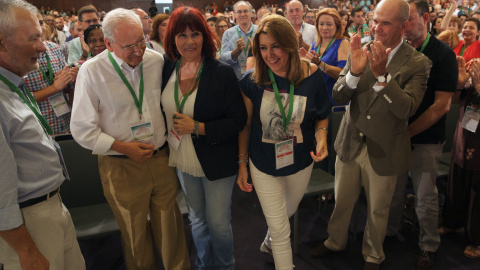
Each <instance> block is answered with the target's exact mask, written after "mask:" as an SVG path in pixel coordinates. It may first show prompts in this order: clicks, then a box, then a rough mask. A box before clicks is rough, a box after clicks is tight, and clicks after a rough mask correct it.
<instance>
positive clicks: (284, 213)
mask: <svg viewBox="0 0 480 270" xmlns="http://www.w3.org/2000/svg"><path fill="white" fill-rule="evenodd" d="M312 169H313V162H312V164H311V165H310V166H308V167H307V168H305V169H303V170H301V171H299V172H297V173H295V174H292V175H287V176H271V175H268V174H265V173H263V172H261V171H259V170H258V169H257V168H256V167H255V165H254V164H253V162H252V161H251V160H250V173H251V175H252V180H253V185H254V187H255V191H256V192H257V195H258V199H259V200H260V204H261V205H262V210H263V214H264V215H265V219H266V220H267V225H268V232H267V236H266V237H265V243H266V244H267V245H270V247H271V248H272V252H273V259H274V260H275V269H277V270H291V269H293V258H292V246H291V244H290V223H289V221H288V219H289V218H290V217H291V216H292V215H293V214H294V213H295V211H297V207H298V204H299V203H300V201H301V200H302V198H303V195H304V194H305V190H306V189H307V186H308V182H309V181H310V176H311V174H312Z"/></svg>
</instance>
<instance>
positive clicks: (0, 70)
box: [0, 67, 25, 89]
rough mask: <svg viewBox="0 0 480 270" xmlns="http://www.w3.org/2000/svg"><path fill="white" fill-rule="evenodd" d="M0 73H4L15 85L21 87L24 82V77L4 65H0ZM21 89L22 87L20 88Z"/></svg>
mask: <svg viewBox="0 0 480 270" xmlns="http://www.w3.org/2000/svg"><path fill="white" fill-rule="evenodd" d="M0 74H2V75H3V76H4V77H5V78H7V80H9V81H10V82H11V83H13V84H14V85H15V86H17V87H18V88H20V86H21V85H22V84H24V82H25V81H24V79H23V78H22V77H20V76H18V75H17V74H15V73H13V72H11V71H10V70H7V69H5V68H3V67H0ZM20 89H21V88H20Z"/></svg>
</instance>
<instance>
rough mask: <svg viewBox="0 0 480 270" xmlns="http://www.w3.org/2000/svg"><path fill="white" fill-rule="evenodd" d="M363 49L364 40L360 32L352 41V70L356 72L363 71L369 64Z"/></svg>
mask: <svg viewBox="0 0 480 270" xmlns="http://www.w3.org/2000/svg"><path fill="white" fill-rule="evenodd" d="M364 51H366V48H365V50H362V42H361V38H360V33H357V34H354V35H353V36H352V40H351V41H350V64H351V67H350V71H351V72H352V73H355V74H360V73H362V71H363V69H364V68H365V66H366V65H367V55H366V53H365V52H364Z"/></svg>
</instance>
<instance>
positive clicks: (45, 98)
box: [25, 14, 78, 134]
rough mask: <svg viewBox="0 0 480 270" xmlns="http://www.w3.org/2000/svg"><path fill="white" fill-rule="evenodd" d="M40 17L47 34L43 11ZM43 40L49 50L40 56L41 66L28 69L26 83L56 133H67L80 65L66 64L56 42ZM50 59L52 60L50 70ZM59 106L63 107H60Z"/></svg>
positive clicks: (38, 15) (41, 24) (39, 63)
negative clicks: (74, 86)
mask: <svg viewBox="0 0 480 270" xmlns="http://www.w3.org/2000/svg"><path fill="white" fill-rule="evenodd" d="M37 17H38V21H39V23H40V26H41V27H42V31H43V35H44V38H45V24H44V21H43V18H42V16H41V15H40V14H37ZM44 44H45V46H46V47H47V51H46V52H45V53H44V54H42V55H41V56H40V58H38V65H39V67H40V69H39V70H35V71H32V72H30V73H28V74H27V77H26V79H25V83H26V86H27V88H28V90H29V91H30V92H31V93H32V95H33V96H34V97H35V101H36V102H37V103H38V107H39V108H40V111H41V113H42V115H43V116H44V117H45V119H46V120H47V122H48V124H49V125H50V127H51V128H52V130H53V133H54V134H62V133H68V132H70V105H69V104H71V101H72V100H71V99H72V98H73V83H74V82H75V79H76V77H77V72H78V68H68V66H67V67H65V57H64V56H63V55H62V53H61V51H60V47H59V46H58V45H57V44H55V43H53V42H49V41H44ZM47 58H48V61H47ZM48 62H50V65H51V71H50V68H49V65H48ZM50 72H52V73H53V76H51V75H50ZM51 79H53V80H51ZM57 94H58V95H57ZM62 97H63V99H62ZM62 101H65V102H66V104H63V105H62ZM54 106H55V107H57V112H55V110H54ZM62 106H63V107H62ZM65 106H67V107H65ZM60 107H62V110H58V108H60Z"/></svg>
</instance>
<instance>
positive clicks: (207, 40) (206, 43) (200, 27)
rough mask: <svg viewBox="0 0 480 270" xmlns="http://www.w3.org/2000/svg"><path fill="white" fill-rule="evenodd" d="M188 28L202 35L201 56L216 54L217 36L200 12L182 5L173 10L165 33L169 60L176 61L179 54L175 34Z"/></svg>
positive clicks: (166, 51) (213, 55)
mask: <svg viewBox="0 0 480 270" xmlns="http://www.w3.org/2000/svg"><path fill="white" fill-rule="evenodd" d="M187 27H188V28H190V30H192V31H198V32H201V33H202V35H203V45H202V56H203V57H205V58H215V56H216V54H217V45H216V44H218V43H219V42H218V38H217V37H216V35H215V34H214V33H213V32H212V30H210V27H209V26H208V24H207V21H206V20H205V18H204V17H203V15H202V13H201V12H200V11H199V10H198V9H196V8H193V7H186V6H182V7H179V8H177V9H175V11H173V13H172V15H171V16H170V22H169V23H168V26H167V31H166V33H165V53H166V55H167V57H168V58H169V59H170V60H173V61H177V60H178V59H179V58H180V57H181V55H180V53H179V52H178V50H177V46H176V44H175V36H176V35H178V34H180V33H182V32H184V31H185V29H187Z"/></svg>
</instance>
